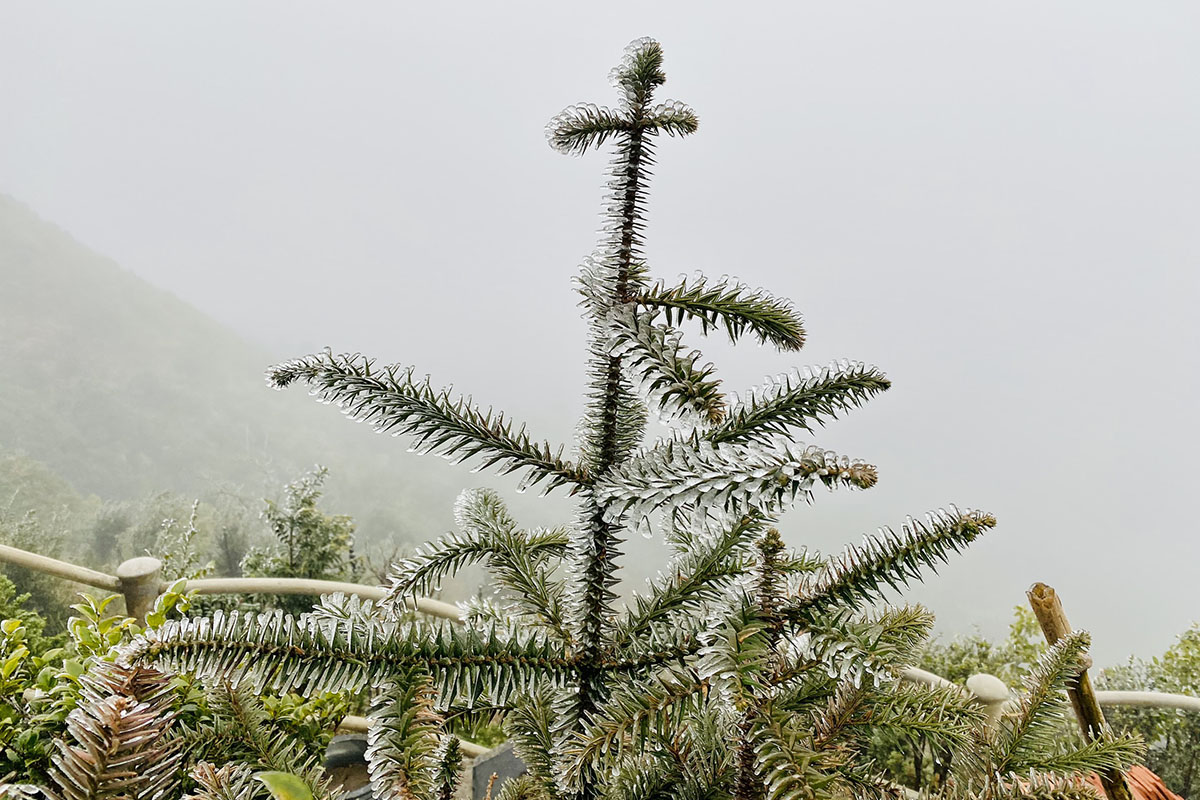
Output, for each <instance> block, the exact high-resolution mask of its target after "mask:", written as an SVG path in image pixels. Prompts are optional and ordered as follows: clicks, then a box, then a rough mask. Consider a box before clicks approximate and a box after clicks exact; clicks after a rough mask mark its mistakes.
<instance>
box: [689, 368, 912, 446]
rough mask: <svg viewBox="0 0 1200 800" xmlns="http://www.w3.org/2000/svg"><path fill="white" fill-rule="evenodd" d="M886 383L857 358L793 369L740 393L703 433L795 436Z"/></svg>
mask: <svg viewBox="0 0 1200 800" xmlns="http://www.w3.org/2000/svg"><path fill="white" fill-rule="evenodd" d="M891 385H892V384H891V381H889V380H888V379H887V378H885V377H884V376H883V373H881V372H879V371H877V370H876V369H875V368H873V367H868V366H866V365H864V364H858V363H846V364H839V365H831V366H828V367H825V368H824V369H822V370H810V369H805V370H804V371H802V372H793V373H791V374H789V375H784V376H781V377H780V378H777V379H776V380H774V381H771V382H770V383H768V384H767V385H766V386H764V387H762V388H760V389H755V390H753V391H752V392H750V393H749V394H748V395H747V396H746V398H745V399H744V400H742V399H739V400H738V401H737V402H736V403H735V404H734V405H733V406H732V407H731V408H730V409H729V412H728V414H727V416H726V419H725V421H724V422H723V423H722V424H720V425H719V426H717V427H716V428H714V429H713V430H711V431H708V432H707V433H706V434H705V438H706V439H708V440H709V441H711V442H713V443H715V444H727V443H732V444H752V443H770V442H771V441H774V440H775V439H776V438H777V437H781V436H782V437H789V436H794V435H795V430H796V429H800V430H805V431H812V425H813V423H818V424H822V423H823V422H824V419H825V418H828V419H836V418H837V415H838V413H839V412H843V411H848V410H850V409H852V408H857V407H858V406H861V405H862V404H863V403H864V402H866V401H867V400H869V399H870V398H871V397H873V396H874V395H876V394H878V393H880V392H883V391H886V390H887V389H888V388H890V387H891Z"/></svg>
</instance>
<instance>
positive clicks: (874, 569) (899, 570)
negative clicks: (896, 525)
mask: <svg viewBox="0 0 1200 800" xmlns="http://www.w3.org/2000/svg"><path fill="white" fill-rule="evenodd" d="M995 524H996V519H995V517H993V516H991V515H990V514H984V513H982V512H978V511H966V512H961V511H959V510H958V509H955V508H951V510H950V511H939V512H937V513H934V514H929V515H927V516H926V519H925V521H924V522H921V521H918V520H914V519H912V518H909V520H908V522H907V523H906V524H905V525H904V527H903V528H902V529H901V533H900V534H896V533H895V532H894V531H892V530H891V529H890V528H881V529H880V531H879V535H878V536H876V537H874V538H868V539H866V540H865V541H864V543H863V544H862V545H860V546H858V547H848V548H847V549H846V550H845V551H844V552H843V553H842V555H840V556H838V557H837V558H835V559H833V560H831V561H830V563H829V565H828V566H827V567H826V568H825V570H823V571H822V572H820V573H818V574H817V575H816V576H814V577H813V578H812V580H810V581H809V582H808V584H807V586H805V587H804V590H803V592H802V596H801V598H800V599H799V600H796V601H793V602H791V603H789V604H788V605H787V606H785V607H784V609H783V610H782V613H783V614H784V616H785V617H786V618H787V619H789V620H790V621H792V622H799V623H806V622H808V621H810V620H812V619H814V618H815V617H816V616H818V615H820V614H821V613H822V612H824V611H825V610H827V609H832V608H835V607H839V606H840V607H844V608H847V609H856V608H861V607H862V606H863V605H864V604H866V603H869V602H873V601H874V600H877V599H879V598H881V597H882V596H883V589H884V587H885V586H890V587H891V588H892V589H895V590H896V591H899V590H900V588H901V587H902V586H906V585H907V584H908V583H909V581H912V580H920V579H921V570H922V569H923V568H926V567H928V568H930V569H934V570H936V568H937V565H938V564H939V563H944V562H945V561H946V559H947V557H948V555H949V554H950V553H952V552H954V553H957V552H959V551H960V550H962V549H963V548H964V547H966V546H967V545H968V544H969V543H971V542H972V541H974V540H975V539H976V538H978V537H979V536H980V535H981V534H982V533H983V532H984V531H986V530H989V529H991V528H992V527H994V526H995Z"/></svg>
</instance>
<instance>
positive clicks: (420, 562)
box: [386, 489, 569, 641]
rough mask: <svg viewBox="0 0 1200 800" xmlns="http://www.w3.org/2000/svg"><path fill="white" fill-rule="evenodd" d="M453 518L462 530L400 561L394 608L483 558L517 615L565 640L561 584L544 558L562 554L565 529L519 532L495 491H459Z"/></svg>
mask: <svg viewBox="0 0 1200 800" xmlns="http://www.w3.org/2000/svg"><path fill="white" fill-rule="evenodd" d="M454 516H455V520H456V521H457V523H458V527H459V529H460V531H461V533H451V534H449V535H448V536H445V537H443V538H442V539H441V540H440V541H437V542H434V543H431V544H429V545H426V546H425V547H424V548H422V549H421V550H420V551H418V552H417V553H416V554H415V555H413V556H410V557H408V558H405V559H403V560H402V561H400V562H399V564H397V565H396V567H395V569H394V570H393V573H392V576H391V580H392V586H391V589H390V592H389V595H388V599H387V601H386V602H387V603H388V604H390V605H391V606H393V607H398V606H399V605H400V604H401V603H402V602H403V599H404V598H406V597H409V596H411V595H418V594H429V593H431V592H434V591H436V590H437V589H438V588H439V587H440V584H441V582H442V580H443V579H444V578H445V577H446V576H447V575H449V574H453V573H455V572H457V571H458V570H460V569H462V568H463V567H464V566H466V565H468V564H471V563H475V562H479V561H482V562H484V563H485V564H486V565H487V569H488V571H489V572H490V573H491V575H492V578H493V580H494V581H495V582H496V583H497V584H498V585H499V586H500V587H501V588H502V589H504V590H507V592H508V593H509V599H510V600H511V601H512V602H513V603H515V604H516V607H517V608H518V609H520V611H521V612H522V613H524V614H529V615H531V616H533V617H535V618H537V619H538V620H540V621H541V622H542V623H543V624H544V625H546V627H547V628H548V629H549V630H551V631H553V632H554V633H555V634H556V635H557V636H558V637H559V638H560V639H561V640H563V641H565V640H567V639H568V638H569V634H568V633H567V628H566V623H565V621H564V619H563V609H562V603H563V596H562V595H563V587H562V583H561V582H560V581H554V580H551V578H550V572H551V571H552V569H553V566H548V565H547V564H546V561H547V559H548V558H552V557H555V558H561V557H562V556H564V555H565V554H566V549H567V544H568V532H567V531H566V530H565V529H562V528H557V529H552V530H535V531H532V532H530V533H526V532H524V531H521V530H518V529H517V523H516V521H515V520H514V519H513V518H512V516H511V515H510V514H509V513H508V509H507V508H506V507H505V505H504V503H503V501H501V500H500V497H499V495H497V494H496V493H495V492H493V491H491V490H490V489H467V490H466V491H464V492H463V493H462V494H460V495H459V497H458V501H457V502H456V503H455V510H454Z"/></svg>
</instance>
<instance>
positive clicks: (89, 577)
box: [0, 545, 1200, 755]
mask: <svg viewBox="0 0 1200 800" xmlns="http://www.w3.org/2000/svg"><path fill="white" fill-rule="evenodd" d="M0 561H3V562H8V563H9V564H15V565H17V566H21V567H26V568H28V569H32V570H36V571H38V572H41V573H44V574H46V575H53V576H55V577H58V578H62V579H64V580H68V581H74V582H75V583H80V584H83V585H84V586H92V587H94V588H97V589H104V590H106V591H109V592H119V593H120V594H121V595H123V596H124V598H125V609H126V613H127V614H129V616H131V617H134V618H136V619H138V620H140V621H141V622H145V621H146V614H148V613H149V612H150V611H151V609H153V608H154V602H155V600H157V598H158V596H159V595H160V594H162V593H163V592H164V591H166V590H167V588H168V584H167V583H166V582H165V581H164V580H163V577H162V562H161V561H159V560H158V559H156V558H150V557H148V556H143V557H141V558H133V559H130V560H129V561H125V562H123V563H122V564H121V565H120V566H119V567H117V574H116V575H108V574H106V573H103V572H97V571H96V570H94V569H88V568H87V567H80V566H77V565H75V564H68V563H67V562H65V561H59V560H58V559H56V558H48V557H47V556H41V555H38V554H37V553H30V552H28V551H26V550H20V549H18V548H16V547H8V546H7V545H0ZM186 587H187V590H188V591H194V592H197V593H199V594H287V595H322V594H332V593H333V592H342V593H344V594H351V595H357V596H359V597H362V598H365V599H368V600H381V599H383V597H385V596H386V594H387V590H385V589H383V588H381V587H379V586H366V585H363V584H358V583H342V582H339V581H317V580H307V579H304V578H200V579H197V580H192V581H188V582H187V584H186ZM412 603H413V608H414V610H416V611H419V612H421V613H424V614H429V615H430V616H433V617H440V618H442V619H449V620H461V619H462V614H461V612H460V611H459V609H458V606H455V605H451V604H450V603H444V602H442V601H441V600H433V599H430V598H428V597H418V598H416V599H415V600H413V601H412ZM902 677H903V679H904V680H906V681H910V682H913V683H922V684H925V685H927V686H941V687H948V688H955V689H961V690H962V691H964V692H966V693H967V694H968V695H970V696H971V697H972V698H973V699H974V700H975V701H976V702H978V703H979V704H980V705H981V706H982V707H983V709H984V713H985V714H986V715H987V717H988V719H989V720H990V721H992V722H995V721H996V720H998V719H999V718H1000V715H1001V714H1002V713H1004V707H1005V705H1006V704H1007V703H1008V701H1009V699H1010V694H1009V690H1008V687H1007V686H1006V685H1005V684H1004V682H1003V681H1002V680H1000V679H999V678H997V677H996V676H994V675H987V674H984V673H980V674H978V675H972V676H971V677H970V678H968V679H967V682H966V686H965V687H960V686H959V685H958V684H956V683H952V682H951V681H948V680H946V679H945V678H943V677H941V676H940V675H935V674H933V673H932V672H927V671H926V670H923V669H917V668H915V667H913V668H910V669H907V670H905V671H904V672H903V674H902ZM1096 699H1097V700H1099V702H1100V705H1102V706H1134V707H1139V708H1173V709H1177V710H1180V711H1196V712H1200V698H1196V697H1189V696H1187V695H1182V694H1167V693H1165V692H1096ZM342 727H343V728H346V729H348V730H360V731H365V730H366V729H367V721H366V719H365V718H363V717H347V718H346V720H345V721H344V722H343V723H342ZM464 744H465V745H466V746H465V747H464V752H466V753H467V754H468V755H470V754H472V752H473V751H472V748H475V749H478V751H479V752H481V753H482V752H484V750H483V748H479V746H478V745H471V744H469V743H464Z"/></svg>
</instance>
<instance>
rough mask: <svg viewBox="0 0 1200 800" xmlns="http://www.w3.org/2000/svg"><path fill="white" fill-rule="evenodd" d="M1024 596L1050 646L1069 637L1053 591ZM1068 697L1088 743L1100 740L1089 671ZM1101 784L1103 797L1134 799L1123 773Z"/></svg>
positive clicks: (1112, 773)
mask: <svg viewBox="0 0 1200 800" xmlns="http://www.w3.org/2000/svg"><path fill="white" fill-rule="evenodd" d="M1025 595H1026V597H1028V598H1029V605H1030V607H1032V608H1033V613H1034V615H1035V616H1037V620H1038V622H1039V623H1040V624H1041V626H1042V633H1043V634H1045V636H1046V641H1047V642H1049V643H1050V644H1052V645H1053V644H1054V643H1055V642H1057V641H1058V640H1059V639H1061V638H1063V637H1064V636H1068V635H1070V633H1071V623H1069V622H1067V615H1066V613H1065V612H1064V611H1063V607H1062V603H1061V602H1060V601H1059V599H1058V594H1057V593H1056V592H1055V591H1054V589H1053V588H1051V587H1049V586H1047V585H1046V584H1044V583H1035V584H1034V585H1033V586H1031V587H1029V591H1028V592H1026V593H1025ZM1067 696H1068V697H1070V698H1071V705H1072V706H1073V707H1074V708H1075V718H1076V719H1077V720H1079V727H1080V728H1081V729H1082V730H1083V735H1084V737H1085V738H1087V739H1088V740H1089V741H1093V740H1095V739H1097V738H1098V737H1099V736H1100V733H1101V731H1103V730H1104V729H1105V727H1106V726H1105V723H1104V712H1103V711H1101V710H1100V704H1099V703H1098V702H1097V701H1096V692H1095V691H1094V690H1093V689H1092V681H1091V679H1090V678H1089V677H1088V674H1087V669H1084V670H1083V672H1081V673H1080V674H1079V680H1078V682H1076V684H1075V686H1073V687H1071V688H1069V689H1067ZM1100 784H1101V785H1102V786H1103V787H1104V793H1105V794H1106V795H1108V798H1109V800H1132V798H1133V795H1132V794H1131V793H1130V791H1129V784H1128V783H1126V782H1125V774H1124V773H1122V772H1121V771H1120V770H1105V771H1104V772H1101V773H1100Z"/></svg>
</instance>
